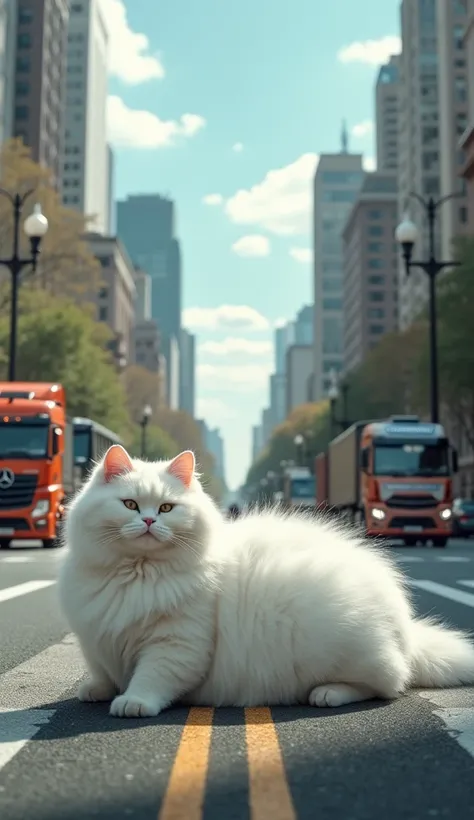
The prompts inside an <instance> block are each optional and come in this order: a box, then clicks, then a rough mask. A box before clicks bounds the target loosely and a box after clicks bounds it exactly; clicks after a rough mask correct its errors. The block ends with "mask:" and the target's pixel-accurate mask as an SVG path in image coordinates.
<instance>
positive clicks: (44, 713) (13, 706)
mask: <svg viewBox="0 0 474 820" xmlns="http://www.w3.org/2000/svg"><path fill="white" fill-rule="evenodd" d="M83 675H84V662H83V659H82V654H81V651H80V649H79V645H78V643H77V641H76V639H75V638H74V637H73V636H72V635H67V636H66V637H65V638H64V639H63V640H62V641H61V643H57V644H54V646H50V647H48V649H45V650H43V652H40V653H39V654H38V655H34V656H33V657H32V658H30V659H29V660H27V661H24V663H21V664H19V666H15V668H14V669H11V670H10V671H9V672H5V673H4V674H3V675H0V769H2V768H3V766H5V765H6V764H7V763H8V762H9V761H10V760H11V759H12V758H13V757H14V756H15V755H16V754H17V753H18V752H19V751H20V750H21V749H22V748H23V747H24V746H25V744H26V743H27V742H28V741H29V740H31V738H32V737H34V735H35V734H36V733H37V732H38V731H39V730H40V728H41V727H42V726H44V725H45V724H47V723H48V722H49V721H50V720H51V719H52V718H53V717H54V715H55V714H56V709H44V708H43V707H44V705H45V700H46V703H47V704H48V705H49V704H51V703H56V702H58V701H60V700H61V699H62V698H63V696H64V695H65V694H66V693H67V692H69V691H70V690H71V689H72V688H73V687H75V685H76V683H77V681H78V680H80V679H81V678H82V677H83Z"/></svg>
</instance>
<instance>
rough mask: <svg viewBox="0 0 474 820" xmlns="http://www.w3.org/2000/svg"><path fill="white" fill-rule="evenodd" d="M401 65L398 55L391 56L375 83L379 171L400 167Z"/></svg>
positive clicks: (382, 67) (393, 169) (381, 68)
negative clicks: (399, 114)
mask: <svg viewBox="0 0 474 820" xmlns="http://www.w3.org/2000/svg"><path fill="white" fill-rule="evenodd" d="M399 65H400V57H399V56H398V55H393V56H392V57H390V60H389V62H388V63H386V64H385V65H382V66H381V67H380V71H379V73H378V77H377V82H376V84H375V124H376V136H377V170H378V171H395V170H396V169H397V167H398V111H399V87H400V70H399Z"/></svg>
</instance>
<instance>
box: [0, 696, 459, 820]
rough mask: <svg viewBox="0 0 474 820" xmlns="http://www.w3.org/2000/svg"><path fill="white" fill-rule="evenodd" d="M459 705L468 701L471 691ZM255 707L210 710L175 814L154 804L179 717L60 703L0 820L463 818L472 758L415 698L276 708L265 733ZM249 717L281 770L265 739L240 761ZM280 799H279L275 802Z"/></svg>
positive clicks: (18, 773) (165, 781) (3, 779)
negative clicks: (273, 744)
mask: <svg viewBox="0 0 474 820" xmlns="http://www.w3.org/2000/svg"><path fill="white" fill-rule="evenodd" d="M467 694H468V693H466V692H464V696H467ZM469 698H470V703H471V705H472V704H474V693H473V692H472V690H471V691H470V693H469ZM52 706H53V704H52ZM54 706H57V704H54ZM196 711H199V712H201V713H202V712H208V713H209V712H212V710H196ZM258 711H259V710H249V713H250V714H249V713H247V720H246V718H245V716H244V712H243V710H240V709H220V710H216V711H215V712H214V714H213V715H212V719H213V720H212V724H213V725H212V735H211V740H210V749H208V750H206V749H204V747H203V744H202V743H201V744H200V743H195V744H194V745H191V747H190V748H188V758H191V757H192V763H191V765H189V768H188V770H187V773H186V774H187V779H186V781H184V782H183V788H184V791H185V792H186V795H187V796H188V797H189V802H188V804H187V808H186V805H185V804H183V805H182V809H181V811H179V809H178V810H177V811H175V812H173V808H176V806H173V800H172V799H170V794H169V793H168V796H167V802H165V800H164V797H165V793H166V788H167V786H168V787H169V784H170V782H171V780H170V774H171V771H172V767H173V762H174V761H176V760H177V752H178V748H179V745H180V740H181V738H182V736H183V727H184V725H185V722H186V720H187V719H188V715H189V712H188V710H184V709H172V710H169V711H167V712H165V713H163V714H162V715H161V716H160V717H159V718H158V719H154V720H144V721H138V720H126V721H123V720H117V719H113V718H110V717H109V716H108V714H107V707H106V706H105V705H88V704H79V703H77V701H75V700H69V699H67V700H65V701H63V702H62V703H61V704H60V706H59V709H58V712H57V713H56V715H55V717H54V718H53V720H52V721H51V722H50V723H49V724H48V725H45V726H44V727H43V728H42V729H41V730H40V732H39V733H38V734H37V735H36V736H35V738H34V739H33V740H32V741H31V742H30V743H29V744H28V746H27V747H26V748H25V750H24V751H23V752H22V753H21V754H20V755H18V756H17V757H16V758H14V759H13V761H11V763H10V764H9V765H8V767H7V768H6V769H5V770H4V771H3V772H2V773H0V786H3V787H4V791H1V792H0V808H1V810H2V811H1V814H2V817H5V818H6V820H23V818H24V817H27V816H31V815H34V816H35V817H36V818H37V820H83V819H84V820H86V818H88V817H91V816H99V817H100V818H103V820H113V818H121V817H133V818H137V819H138V820H152V818H153V820H156V818H157V817H159V820H171V818H173V820H201V818H202V820H222V818H223V817H225V818H229V820H250V818H252V820H267V818H268V816H270V815H269V812H270V809H271V812H270V813H271V814H272V817H273V820H295V818H298V820H313V818H314V816H315V813H316V812H317V816H318V817H321V818H328V820H348V818H351V820H379V818H380V817H381V816H384V817H386V818H387V819H388V820H399V818H400V817H404V818H406V820H424V818H432V817H433V816H440V817H443V818H448V820H450V819H451V818H452V820H459V818H464V817H468V816H469V813H470V811H471V808H472V799H473V797H474V761H473V759H472V757H470V755H468V754H467V753H466V752H465V751H463V750H462V749H461V747H460V746H459V745H458V744H457V743H456V742H455V741H454V740H453V739H452V738H451V737H450V736H449V734H448V732H447V731H446V728H445V727H444V725H443V722H442V720H441V719H440V718H439V717H437V716H436V715H435V714H434V710H433V705H432V704H430V702H428V701H426V700H424V699H422V698H420V697H419V696H417V695H416V694H412V695H410V696H406V697H404V698H401V699H400V700H399V701H396V702H394V703H388V704H385V703H383V704H379V703H375V702H374V703H370V704H358V705H356V706H353V707H347V708H346V709H341V710H329V709H327V710H320V709H310V708H303V707H302V708H291V709H288V708H276V709H273V710H271V712H269V719H268V720H267V723H266V725H265V724H263V726H262V723H261V720H257V717H258V716H257V715H256V713H257V712H258ZM260 711H261V710H260ZM254 719H255V721H254ZM273 721H274V724H273ZM254 722H257V723H258V724H259V729H260V730H262V729H263V731H264V732H265V731H266V730H270V731H274V730H275V729H276V734H277V737H278V740H279V749H280V750H281V756H282V762H283V766H282V767H281V768H279V767H276V766H275V755H274V749H269V748H268V746H267V745H266V744H265V742H264V743H262V748H261V752H260V755H258V754H257V756H253V757H252V759H250V757H249V756H248V754H247V749H246V735H247V733H249V732H251V731H252V727H253V725H254ZM245 723H247V726H246V725H245ZM203 756H204V757H205V760H204V761H202V758H203ZM201 762H203V763H204V765H203V766H200V763H201ZM196 770H200V771H201V772H204V780H203V782H201V780H202V778H201V777H200V776H199V782H197V779H196V774H195V772H196ZM186 784H187V785H186ZM201 786H202V787H203V788H204V790H205V791H204V795H203V799H202V805H203V810H202V811H200V810H199V806H198V810H197V811H196V806H195V805H194V801H195V798H193V792H192V791H191V787H192V788H194V789H195V788H197V789H198V790H199V789H200V788H201ZM188 792H189V793H188ZM285 792H286V793H288V794H289V803H288V802H286V800H280V801H279V802H278V801H277V800H276V798H277V797H278V796H279V795H284V794H285ZM194 794H195V792H194ZM172 796H173V795H172ZM174 797H175V798H176V795H174ZM200 802H201V801H200Z"/></svg>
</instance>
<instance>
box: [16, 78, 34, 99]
mask: <svg viewBox="0 0 474 820" xmlns="http://www.w3.org/2000/svg"><path fill="white" fill-rule="evenodd" d="M15 91H16V96H17V97H27V96H28V94H29V93H30V84H29V83H28V82H26V80H18V82H17V84H16V89H15Z"/></svg>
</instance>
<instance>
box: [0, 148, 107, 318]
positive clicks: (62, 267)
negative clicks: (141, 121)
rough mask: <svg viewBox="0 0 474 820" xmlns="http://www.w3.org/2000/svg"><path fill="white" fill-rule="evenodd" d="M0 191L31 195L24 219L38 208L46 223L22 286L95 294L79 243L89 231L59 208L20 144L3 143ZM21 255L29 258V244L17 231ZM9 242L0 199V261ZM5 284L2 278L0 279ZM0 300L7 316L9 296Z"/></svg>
mask: <svg viewBox="0 0 474 820" xmlns="http://www.w3.org/2000/svg"><path fill="white" fill-rule="evenodd" d="M0 169H1V177H0V184H1V187H2V188H4V189H5V190H7V191H8V192H9V193H10V194H12V195H15V194H16V193H19V194H21V195H23V194H25V193H26V192H27V191H29V190H33V191H34V192H33V193H32V194H31V196H30V197H28V199H27V200H26V202H25V206H24V213H23V218H26V217H27V216H28V214H30V213H31V211H32V209H33V206H34V204H35V203H36V202H40V203H41V206H42V209H43V213H44V214H45V216H47V218H48V222H49V229H48V233H47V234H46V236H45V238H44V239H43V241H42V244H41V254H40V258H39V262H38V268H37V272H36V273H35V274H33V273H32V270H31V268H26V269H25V270H24V272H23V274H22V282H23V286H26V287H28V288H35V289H37V288H42V289H44V290H47V291H48V292H49V293H51V294H53V295H59V296H72V297H74V296H77V295H78V294H87V293H89V292H94V291H96V290H97V287H98V285H99V283H100V266H99V263H98V262H97V260H96V259H95V257H94V256H93V254H92V253H91V251H90V250H89V247H88V245H87V243H86V242H85V241H84V239H83V235H84V233H85V232H86V231H87V230H88V229H89V220H88V219H87V218H85V217H84V216H83V215H82V214H81V213H79V212H78V211H75V210H72V209H70V208H66V207H64V206H63V205H62V202H61V197H60V195H59V193H58V191H57V190H56V189H55V187H54V185H53V179H52V176H51V172H50V171H49V170H48V169H46V168H44V167H43V166H41V165H39V164H38V163H36V162H34V160H33V159H32V157H31V151H30V149H29V148H27V147H26V146H25V145H24V144H23V142H22V140H21V139H13V140H8V141H7V142H5V143H3V145H2V146H1V147H0ZM20 235H21V246H20V249H21V254H22V256H24V257H28V256H29V255H30V248H29V242H28V239H27V237H26V236H25V235H24V232H23V226H21V231H20ZM12 241H13V210H12V206H11V204H10V203H9V202H8V201H7V200H6V199H5V198H4V197H3V196H2V197H0V248H1V253H0V255H1V256H6V257H8V256H9V255H10V253H11V249H12ZM2 278H3V279H4V280H6V278H7V274H6V271H5V275H2ZM7 294H8V291H7V293H5V294H3V296H4V298H3V299H2V301H1V302H0V308H3V312H6V311H7V310H8V307H9V294H8V295H7Z"/></svg>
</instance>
